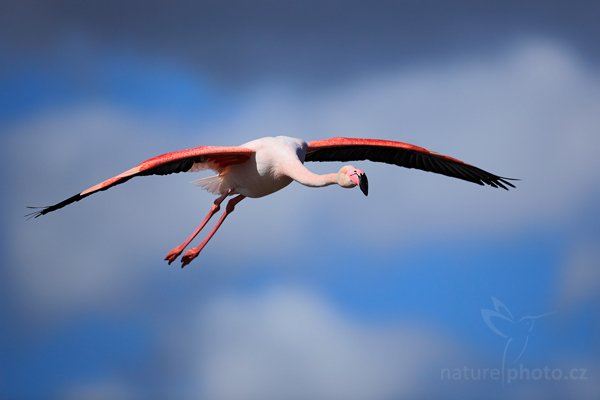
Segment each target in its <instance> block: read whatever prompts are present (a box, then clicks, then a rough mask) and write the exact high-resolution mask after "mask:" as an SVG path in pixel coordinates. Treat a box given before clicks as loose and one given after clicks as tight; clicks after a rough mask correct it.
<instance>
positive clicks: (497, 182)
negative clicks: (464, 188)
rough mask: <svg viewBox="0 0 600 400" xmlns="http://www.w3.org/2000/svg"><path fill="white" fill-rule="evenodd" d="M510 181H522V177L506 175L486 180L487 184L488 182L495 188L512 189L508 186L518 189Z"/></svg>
mask: <svg viewBox="0 0 600 400" xmlns="http://www.w3.org/2000/svg"><path fill="white" fill-rule="evenodd" d="M509 181H520V179H518V178H506V177H504V176H494V177H492V179H490V180H489V181H487V182H484V183H485V184H488V185H490V186H492V187H495V188H502V189H504V190H510V189H509V188H508V187H507V186H509V187H511V188H513V189H516V188H517V187H516V186H515V185H514V184H512V183H510V182H509Z"/></svg>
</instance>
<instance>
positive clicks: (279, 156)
mask: <svg viewBox="0 0 600 400" xmlns="http://www.w3.org/2000/svg"><path fill="white" fill-rule="evenodd" d="M356 160H370V161H376V162H383V163H387V164H394V165H398V166H401V167H406V168H417V169H420V170H423V171H428V172H435V173H438V174H443V175H446V176H450V177H453V178H458V179H462V180H465V181H469V182H473V183H476V184H478V185H489V186H492V187H495V188H497V187H500V188H502V189H505V190H508V186H510V187H513V188H514V187H515V186H514V185H513V184H512V183H510V182H509V180H513V179H511V178H504V177H500V176H497V175H494V174H492V173H489V172H487V171H484V170H482V169H480V168H477V167H474V166H472V165H469V164H466V163H464V162H462V161H460V160H457V159H456V158H452V157H449V156H445V155H442V154H439V153H436V152H433V151H430V150H427V149H425V148H423V147H419V146H414V145H412V144H408V143H403V142H395V141H391V140H378V139H356V138H342V137H338V138H331V139H325V140H316V141H312V142H308V143H307V142H305V141H304V140H301V139H295V138H291V137H286V136H278V137H264V138H260V139H256V140H253V141H251V142H248V143H245V144H243V145H241V146H230V147H224V146H200V147H195V148H192V149H186V150H180V151H175V152H171V153H166V154H163V155H160V156H157V157H154V158H150V159H148V160H146V161H143V162H142V163H140V164H138V165H137V166H135V167H133V168H131V169H129V170H127V171H125V172H123V173H121V174H119V175H117V176H114V177H112V178H110V179H107V180H105V181H104V182H100V183H99V184H97V185H94V186H92V187H90V188H88V189H86V190H84V191H83V192H81V193H77V194H76V195H74V196H72V197H69V198H68V199H66V200H63V201H61V202H59V203H56V204H54V205H51V206H48V207H29V208H33V209H36V211H34V212H32V213H30V214H27V216H29V217H33V218H37V217H39V216H41V215H45V214H48V213H49V212H52V211H55V210H58V209H59V208H62V207H64V206H66V205H69V204H71V203H74V202H76V201H79V200H81V199H83V198H85V197H87V196H89V195H91V194H93V193H96V192H99V191H102V190H106V189H108V188H111V187H113V186H116V185H119V184H121V183H124V182H127V181H128V180H129V179H131V178H133V177H135V176H145V175H168V174H172V173H177V172H195V171H200V170H204V169H211V170H213V171H215V172H216V173H217V175H215V176H211V177H208V178H204V179H200V180H198V181H196V182H194V183H195V184H196V185H198V186H200V187H202V188H204V189H205V190H207V191H209V192H211V193H214V194H217V195H219V197H217V199H216V200H215V201H214V202H213V204H212V206H211V208H210V210H209V212H208V214H207V215H206V216H205V217H204V219H203V220H202V222H201V223H200V225H199V226H198V227H197V228H196V230H195V231H194V232H192V234H191V235H190V236H189V237H188V238H187V239H186V240H185V241H184V242H183V243H181V244H180V245H179V246H177V247H175V248H173V249H172V250H171V251H170V252H169V253H168V254H167V256H166V257H165V260H166V261H168V263H169V264H171V263H172V262H173V261H175V259H177V257H179V255H180V254H181V253H182V252H183V250H184V249H185V248H186V247H187V246H188V245H189V244H190V243H191V242H192V240H194V238H195V237H196V236H197V235H198V233H200V231H201V230H202V228H204V226H205V225H206V224H207V223H208V221H209V220H210V219H211V217H212V216H213V215H214V214H215V213H217V212H218V211H219V209H220V205H221V203H222V202H223V201H224V200H225V199H226V198H227V197H228V196H232V195H236V196H235V197H234V198H232V199H230V200H229V201H228V202H227V206H226V207H225V211H224V212H223V214H222V215H221V218H220V219H219V220H218V222H217V223H216V224H215V226H214V227H213V228H212V230H211V231H210V232H209V233H208V235H207V236H206V237H205V238H204V240H203V241H202V242H201V243H200V244H199V245H198V246H196V247H193V248H191V249H189V250H188V251H187V252H186V253H185V254H184V256H183V257H182V258H181V267H182V268H183V267H185V266H186V265H187V264H189V263H190V262H191V261H192V260H193V259H194V258H196V257H197V256H198V254H199V253H200V251H202V249H203V248H204V246H206V244H207V243H208V241H209V240H210V239H211V238H212V237H213V235H214V234H215V232H216V231H217V230H218V229H219V227H220V226H221V224H222V223H223V221H225V218H227V216H228V215H229V214H231V213H232V212H233V210H234V209H235V206H236V205H237V204H238V203H239V202H240V201H242V200H243V199H244V198H246V197H252V198H258V197H263V196H266V195H269V194H271V193H274V192H276V191H278V190H280V189H283V188H284V187H286V186H287V185H289V184H290V183H291V182H292V181H296V182H299V183H301V184H302V185H305V186H309V187H323V186H328V185H336V184H337V185H339V186H341V187H343V188H353V187H356V186H358V187H359V188H360V190H361V191H362V192H363V193H364V195H365V196H366V195H367V194H368V192H369V182H368V180H367V175H366V174H365V173H364V171H362V170H360V169H358V168H355V167H353V166H352V165H345V166H343V167H342V168H340V169H339V171H338V172H334V173H330V174H325V175H317V174H314V173H313V172H311V171H310V170H308V169H307V168H306V167H305V166H304V165H303V164H304V162H307V161H341V162H344V161H356Z"/></svg>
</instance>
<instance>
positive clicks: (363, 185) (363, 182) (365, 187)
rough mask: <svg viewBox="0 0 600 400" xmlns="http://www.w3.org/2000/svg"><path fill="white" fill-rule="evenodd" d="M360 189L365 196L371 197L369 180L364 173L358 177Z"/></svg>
mask: <svg viewBox="0 0 600 400" xmlns="http://www.w3.org/2000/svg"><path fill="white" fill-rule="evenodd" d="M358 187H359V188H360V190H361V192H363V194H364V195H365V196H368V195H369V180H368V179H367V174H365V173H364V172H363V173H362V174H359V175H358Z"/></svg>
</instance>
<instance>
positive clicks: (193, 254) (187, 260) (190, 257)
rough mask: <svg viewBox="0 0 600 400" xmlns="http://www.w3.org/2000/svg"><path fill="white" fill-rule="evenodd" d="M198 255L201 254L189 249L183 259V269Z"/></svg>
mask: <svg viewBox="0 0 600 400" xmlns="http://www.w3.org/2000/svg"><path fill="white" fill-rule="evenodd" d="M198 254H200V252H199V251H197V250H196V249H189V250H188V251H186V252H185V254H184V255H183V257H181V268H183V267H185V266H186V265H188V264H189V263H191V262H192V260H193V259H194V258H196V257H198Z"/></svg>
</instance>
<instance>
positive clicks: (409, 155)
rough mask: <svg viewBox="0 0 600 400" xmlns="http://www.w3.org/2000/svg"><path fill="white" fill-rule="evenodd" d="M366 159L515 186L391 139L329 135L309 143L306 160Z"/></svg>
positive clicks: (470, 167)
mask: <svg viewBox="0 0 600 400" xmlns="http://www.w3.org/2000/svg"><path fill="white" fill-rule="evenodd" d="M359 160H369V161H375V162H382V163H387V164H393V165H398V166H400V167H405V168H416V169H420V170H423V171H427V172H434V173H437V174H442V175H446V176H450V177H453V178H458V179H462V180H465V181H469V182H473V183H476V184H478V185H489V186H492V187H495V188H497V187H500V188H502V189H505V190H508V187H512V188H514V187H515V186H514V184H512V183H511V182H509V181H511V180H518V179H513V178H506V177H502V176H498V175H495V174H492V173H491V172H487V171H485V170H483V169H481V168H478V167H475V166H473V165H470V164H467V163H465V162H463V161H461V160H458V159H456V158H453V157H450V156H446V155H443V154H440V153H436V152H434V151H431V150H428V149H426V148H424V147H419V146H415V145H412V144H409V143H404V142H396V141H392V140H379V139H359V138H343V137H338V138H331V139H325V140H316V141H312V142H309V143H308V150H307V153H306V157H305V162H308V161H341V162H344V161H359Z"/></svg>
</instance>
